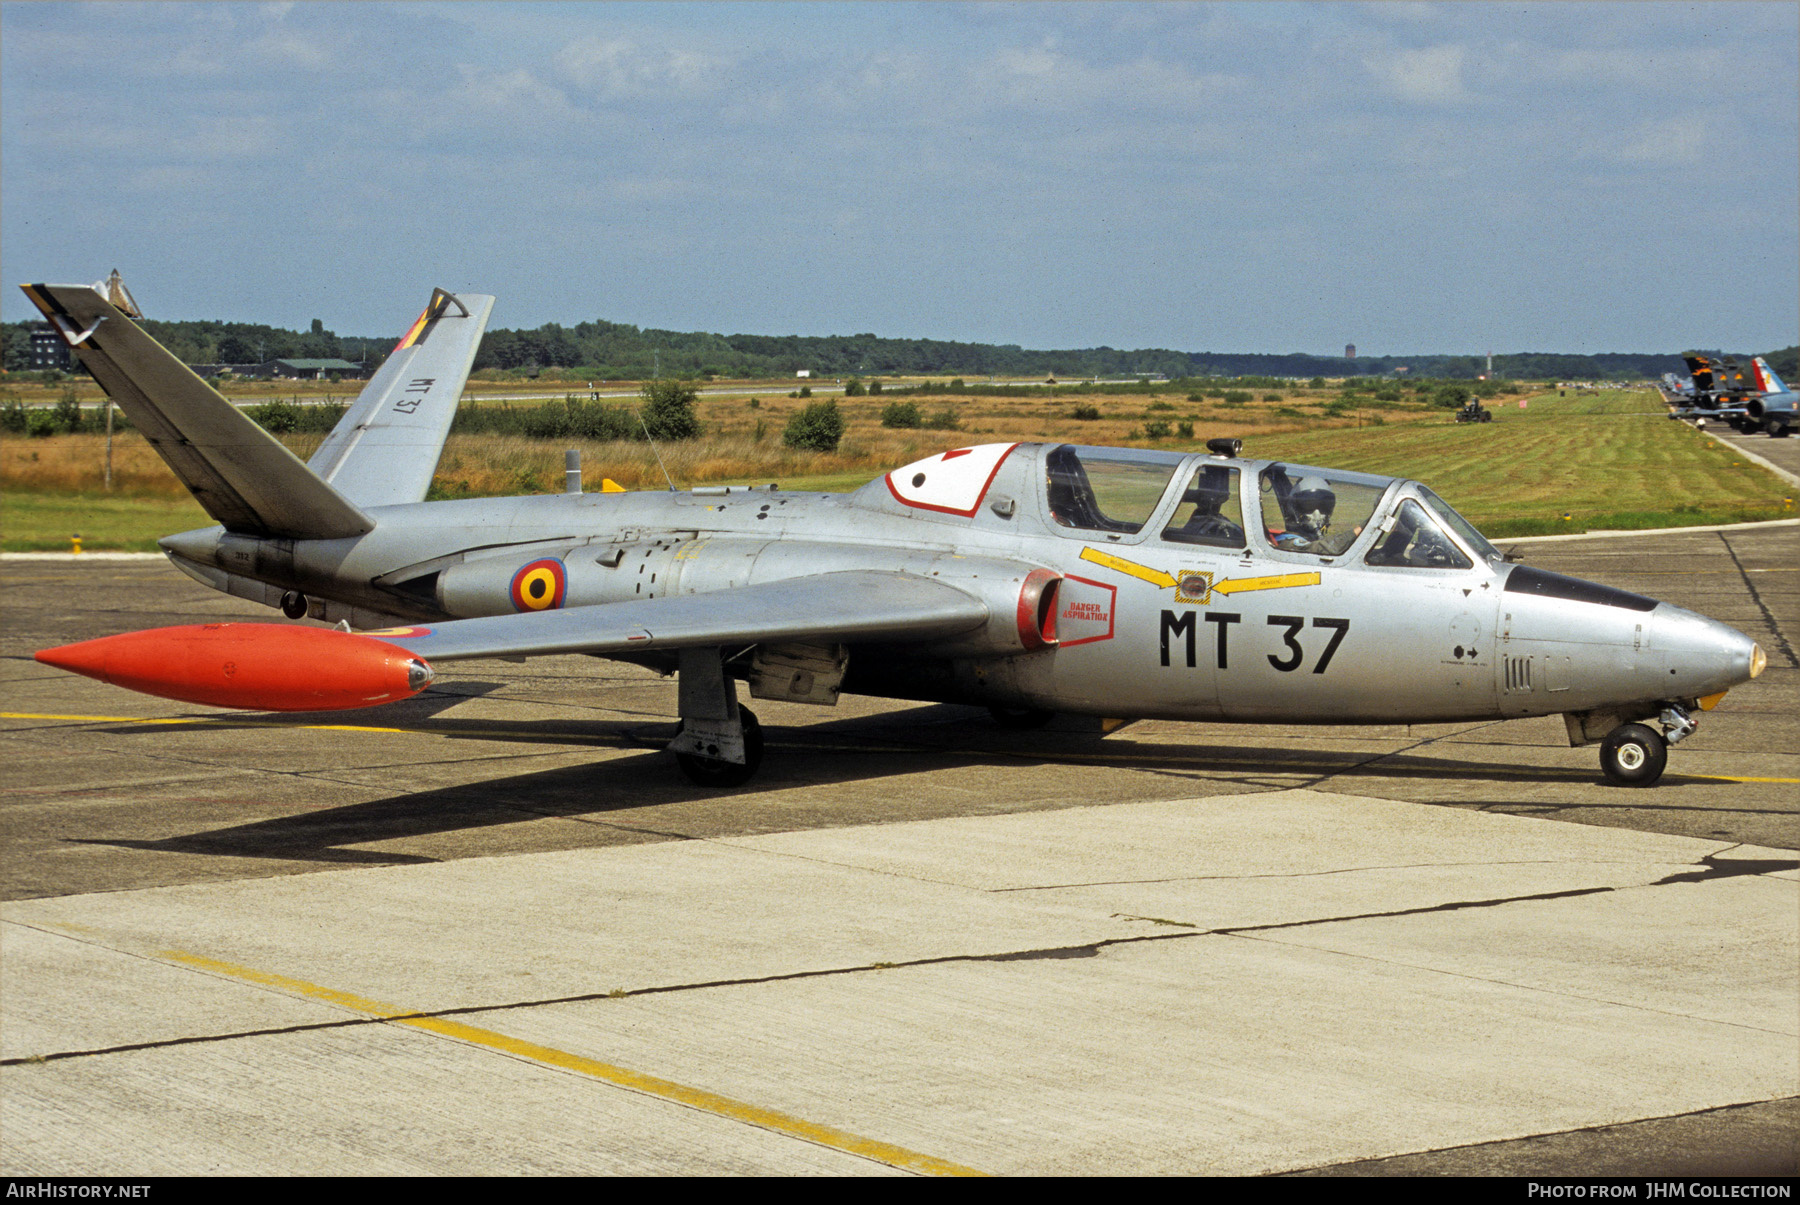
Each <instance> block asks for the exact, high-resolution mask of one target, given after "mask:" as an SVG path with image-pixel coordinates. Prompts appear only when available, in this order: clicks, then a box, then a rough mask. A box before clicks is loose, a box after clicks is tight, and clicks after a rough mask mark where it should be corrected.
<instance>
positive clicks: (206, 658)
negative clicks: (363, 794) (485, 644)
mask: <svg viewBox="0 0 1800 1205" xmlns="http://www.w3.org/2000/svg"><path fill="white" fill-rule="evenodd" d="M37 660H39V661H41V662H43V663H44V664H45V665H51V666H55V667H56V668H57V669H65V670H68V671H70V672H71V673H77V674H82V675H84V676H86V677H89V678H96V679H98V680H99V681H102V682H106V683H109V684H111V685H113V686H123V687H125V688H126V689H128V690H135V691H139V692H141V693H143V694H149V695H157V696H159V697H161V698H165V699H179V700H181V701H182V702H184V703H204V704H208V705H209V706H213V707H235V708H240V709H245V710H253V711H345V710H348V709H351V708H356V707H374V706H377V705H379V704H382V703H392V702H396V701H398V700H400V699H405V698H409V697H411V696H413V695H416V694H418V693H419V692H420V691H421V690H424V689H425V688H426V687H427V686H429V685H430V684H431V680H432V677H433V674H432V669H431V666H430V665H429V664H427V663H426V662H425V661H424V660H422V659H421V658H419V657H418V656H416V655H414V654H413V653H410V652H408V651H407V650H405V649H403V648H398V647H396V646H395V645H392V644H388V643H387V642H386V641H382V640H376V639H374V638H372V637H369V636H359V635H356V634H354V633H351V632H342V631H337V630H335V629H331V628H307V627H290V626H287V625H284V624H272V623H208V624H189V625H186V626H182V627H173V628H152V629H150V630H148V631H143V632H126V633H123V634H121V635H118V636H104V637H101V638H100V639H98V640H85V641H82V642H81V643H79V644H65V645H63V646H61V647H60V648H53V649H45V650H43V651H42V652H40V653H38V654H37Z"/></svg>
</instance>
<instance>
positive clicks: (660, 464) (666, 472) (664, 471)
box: [638, 414, 675, 494]
mask: <svg viewBox="0 0 1800 1205" xmlns="http://www.w3.org/2000/svg"><path fill="white" fill-rule="evenodd" d="M638 426H640V427H642V428H643V429H644V438H645V439H646V440H648V441H649V443H650V454H651V455H652V456H654V457H656V467H657V468H659V469H662V475H663V480H664V481H667V482H668V483H669V492H670V493H671V494H672V493H674V492H675V481H674V479H673V478H671V477H670V476H669V470H668V467H667V466H666V465H664V464H663V458H662V453H661V452H658V451H657V450H656V440H655V439H653V438H651V435H650V424H649V423H647V422H645V421H644V416H643V415H641V414H640V415H638Z"/></svg>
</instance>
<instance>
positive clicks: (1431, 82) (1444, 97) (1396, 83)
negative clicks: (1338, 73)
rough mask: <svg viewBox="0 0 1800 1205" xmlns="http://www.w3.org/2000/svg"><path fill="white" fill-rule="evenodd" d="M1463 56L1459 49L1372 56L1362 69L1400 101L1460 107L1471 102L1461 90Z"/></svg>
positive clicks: (1439, 48) (1431, 49)
mask: <svg viewBox="0 0 1800 1205" xmlns="http://www.w3.org/2000/svg"><path fill="white" fill-rule="evenodd" d="M1466 55H1467V51H1466V50H1465V49H1464V48H1463V47H1461V46H1456V45H1444V46H1430V47H1427V48H1426V49H1424V50H1395V51H1390V52H1388V53H1386V54H1381V55H1372V56H1370V57H1368V58H1365V59H1364V60H1363V66H1364V67H1367V68H1368V69H1369V72H1370V73H1371V74H1373V75H1374V76H1375V78H1376V79H1377V80H1378V81H1380V82H1381V84H1382V86H1383V87H1384V88H1386V89H1387V90H1388V91H1389V92H1390V93H1392V94H1393V95H1395V96H1397V97H1399V98H1400V99H1402V100H1408V101H1413V102H1415V103H1418V104H1427V105H1446V104H1459V103H1461V102H1463V101H1466V100H1469V99H1470V96H1469V92H1468V90H1467V89H1466V88H1464V87H1463V60H1464V58H1465V57H1466Z"/></svg>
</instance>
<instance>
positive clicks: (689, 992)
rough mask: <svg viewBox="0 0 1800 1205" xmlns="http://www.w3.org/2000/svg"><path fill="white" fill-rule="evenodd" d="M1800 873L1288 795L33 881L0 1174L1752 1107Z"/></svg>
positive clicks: (1783, 1079)
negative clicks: (453, 856)
mask: <svg viewBox="0 0 1800 1205" xmlns="http://www.w3.org/2000/svg"><path fill="white" fill-rule="evenodd" d="M1793 866H1794V858H1793V854H1792V852H1791V851H1786V850H1771V849H1759V848H1752V847H1747V846H1741V845H1739V846H1730V845H1727V844H1726V843H1723V842H1717V841H1706V840H1701V839H1695V838H1689V837H1676V836H1664V835H1659V834H1654V833H1644V832H1636V831H1632V830H1627V829H1613V828H1599V827H1588V826H1583V825H1571V824H1561V823H1557V822H1554V821H1542V820H1534V819H1529V818H1523V817H1517V816H1502V815H1488V814H1483V813H1479V812H1470V811H1464V810H1459V809H1450V808H1439V807H1432V806H1426V805H1419V804H1411V803H1399V802H1392V801H1387V800H1381V799H1371V798H1359V797H1352V796H1346V795H1336V794H1325V793H1321V792H1313V791H1304V790H1294V791H1277V792H1268V793H1262V794H1248V795H1232V796H1219V797H1214V798H1210V799H1199V800H1186V801H1175V802H1150V803H1138V804H1118V805H1112V806H1107V807H1079V808H1071V809H1067V810H1062V811H1047V812H1030V813H1025V814H1017V815H1007V816H992V817H968V818H954V819H940V820H927V821H917V822H909V823H897V824H889V825H868V826H860V827H853V828H836V829H826V830H820V831H811V832H789V833H780V834H775V835H770V836H755V837H734V838H728V839H719V840H691V841H677V842H668V843H664V844H656V845H641V846H628V847H611V848H597V849H577V850H569V851H566V852H558V853H548V854H525V855H516V856H508V857H487V858H468V859H463V860H459V861H453V862H443V863H433V864H426V865H412V866H402V867H381V868H374V869H357V870H346V871H331V872H322V873H311V874H303V875H293V876H290V877H284V878H265V879H253V880H245V881H236V882H223V883H213V884H201V885H190V886H180V887H169V888H158V889H153V890H139V891H124V892H116V893H108V894H96V895H84V896H65V897H60V898H49V899H40V900H31V901H24V902H18V903H13V904H8V905H6V906H5V909H4V919H5V924H4V929H3V934H4V943H5V944H4V955H5V957H4V962H3V964H0V974H3V976H4V978H3V980H0V992H3V997H4V1003H5V1026H4V1030H3V1031H0V1055H3V1056H4V1058H5V1060H6V1063H5V1065H4V1066H3V1067H0V1110H3V1111H0V1171H4V1172H5V1173H7V1174H11V1175H97V1174H102V1175H112V1176H131V1175H154V1174H208V1173H263V1174H267V1173H310V1172H333V1173H353V1174H381V1173H399V1174H407V1173H455V1174H490V1173H500V1174H505V1173H581V1172H591V1173H635V1174H706V1173H713V1174H734V1173H800V1174H805V1173H837V1174H845V1173H849V1174H865V1173H869V1174H873V1173H884V1172H890V1171H893V1170H896V1169H898V1170H903V1171H920V1172H958V1171H966V1170H975V1171H982V1172H991V1173H1013V1174H1056V1173H1077V1174H1080V1173H1094V1174H1145V1173H1259V1172H1268V1171H1279V1170H1288V1169H1296V1168H1305V1167H1312V1166H1318V1165H1322V1164H1329V1163H1339V1162H1343V1161H1347V1160H1352V1159H1363V1158H1373V1157H1378V1156H1386V1155H1393V1154H1399V1153H1404V1152H1412V1151H1422V1150H1432V1149H1437V1148H1442V1147H1447V1146H1453V1145H1460V1144H1467V1143H1473V1142H1482V1141H1491V1140H1497V1139H1506V1138H1516V1137H1521V1136H1526V1135H1533V1134H1543V1133H1552V1132H1556V1131H1562V1130H1568V1129H1573V1128H1576V1127H1583V1126H1599V1125H1606V1124H1610V1123H1618V1122H1624V1121H1630V1120H1634V1119H1639V1118H1647V1117H1659V1116H1668V1115H1672V1114H1677V1113H1682V1112H1687V1111H1692V1110H1699V1109H1705V1108H1711V1107H1716V1106H1720V1105H1727V1104H1733V1103H1740V1102H1747V1101H1758V1100H1766V1099H1771V1098H1775V1097H1782V1096H1787V1095H1791V1094H1792V1093H1793V1092H1794V1090H1795V1083H1796V1079H1797V1077H1800V1066H1797V1063H1800V1054H1797V1049H1800V1043H1797V1042H1796V1036H1797V1032H1800V1026H1797V1018H1796V1012H1797V1009H1796V981H1795V971H1794V968H1795V966H1796V964H1797V962H1800V882H1797V880H1800V875H1797V873H1796V871H1795V870H1794V869H1793ZM452 1010H463V1011H452ZM446 1013H449V1015H446ZM83 1052H87V1053H83Z"/></svg>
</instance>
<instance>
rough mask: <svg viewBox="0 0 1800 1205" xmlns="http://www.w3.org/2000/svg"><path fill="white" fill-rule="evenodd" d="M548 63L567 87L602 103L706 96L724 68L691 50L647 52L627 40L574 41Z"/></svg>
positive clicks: (710, 57) (724, 64) (717, 60)
mask: <svg viewBox="0 0 1800 1205" xmlns="http://www.w3.org/2000/svg"><path fill="white" fill-rule="evenodd" d="M552 61H553V62H554V64H555V66H556V69H557V71H558V72H559V73H561V74H562V75H563V76H564V77H565V78H567V79H568V80H569V81H570V82H571V83H573V84H575V85H576V86H578V87H580V88H582V89H585V90H587V91H589V92H593V93H595V94H597V95H599V96H601V97H603V98H605V99H608V100H626V99H636V98H639V97H645V96H651V95H656V94H659V93H671V92H672V93H695V92H709V91H711V90H712V89H713V88H714V87H715V86H716V84H717V81H718V77H719V76H720V74H721V73H722V72H723V71H724V70H725V69H726V68H727V66H728V63H727V61H726V60H724V59H722V58H719V57H717V56H714V55H711V54H706V53H703V52H700V51H697V50H686V49H683V50H662V49H649V48H644V47H641V46H639V45H638V44H637V43H635V42H633V41H631V40H630V39H628V38H604V37H597V36H588V37H584V38H577V39H576V40H575V41H573V42H570V43H569V44H568V45H566V46H564V47H563V48H562V49H561V50H559V51H557V52H556V54H555V56H554V58H553V60H552Z"/></svg>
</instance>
